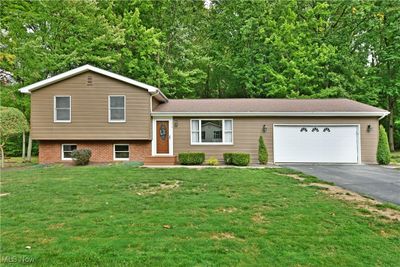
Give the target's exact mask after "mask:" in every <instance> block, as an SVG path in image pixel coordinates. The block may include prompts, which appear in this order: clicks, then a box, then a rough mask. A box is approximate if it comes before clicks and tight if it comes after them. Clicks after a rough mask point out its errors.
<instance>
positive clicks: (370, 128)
mask: <svg viewBox="0 0 400 267" xmlns="http://www.w3.org/2000/svg"><path fill="white" fill-rule="evenodd" d="M371 131H372V126H371V124H368V126H367V132H369V133H370V132H371Z"/></svg>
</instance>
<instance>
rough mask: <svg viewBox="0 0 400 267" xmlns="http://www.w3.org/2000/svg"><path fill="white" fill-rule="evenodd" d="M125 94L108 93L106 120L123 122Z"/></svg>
mask: <svg viewBox="0 0 400 267" xmlns="http://www.w3.org/2000/svg"><path fill="white" fill-rule="evenodd" d="M125 114H126V113H125V96H124V95H110V96H109V97H108V121H109V122H125Z"/></svg>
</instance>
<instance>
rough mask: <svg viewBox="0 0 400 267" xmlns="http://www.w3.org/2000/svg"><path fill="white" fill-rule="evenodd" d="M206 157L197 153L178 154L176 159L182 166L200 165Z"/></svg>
mask: <svg viewBox="0 0 400 267" xmlns="http://www.w3.org/2000/svg"><path fill="white" fill-rule="evenodd" d="M205 158H206V155H205V154H204V153H199V152H188V153H179V155H178V159H179V162H180V163H181V164H182V165H201V164H203V162H204V160H205Z"/></svg>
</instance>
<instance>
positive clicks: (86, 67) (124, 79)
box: [19, 65, 168, 101]
mask: <svg viewBox="0 0 400 267" xmlns="http://www.w3.org/2000/svg"><path fill="white" fill-rule="evenodd" d="M86 71H93V72H95V73H99V74H102V75H105V76H107V77H110V78H113V79H116V80H119V81H122V82H125V83H128V84H132V85H134V86H137V87H140V88H143V89H146V90H147V91H148V92H149V93H151V94H155V93H157V92H159V94H160V95H161V96H162V98H163V101H168V98H167V97H166V96H165V95H164V94H163V93H162V92H161V91H160V90H159V89H158V88H157V87H154V86H151V85H148V84H145V83H142V82H139V81H136V80H133V79H130V78H127V77H125V76H122V75H119V74H116V73H113V72H110V71H107V70H103V69H100V68H96V67H93V66H91V65H84V66H81V67H78V68H76V69H73V70H70V71H67V72H64V73H61V74H58V75H56V76H53V77H51V78H48V79H46V80H43V81H40V82H37V83H34V84H31V85H28V86H25V87H23V88H21V89H19V91H20V92H21V93H25V94H30V93H31V92H32V91H34V90H37V89H40V88H42V87H44V86H47V85H50V84H53V83H56V82H58V81H62V80H65V79H67V78H69V77H73V76H75V75H78V74H80V73H83V72H86Z"/></svg>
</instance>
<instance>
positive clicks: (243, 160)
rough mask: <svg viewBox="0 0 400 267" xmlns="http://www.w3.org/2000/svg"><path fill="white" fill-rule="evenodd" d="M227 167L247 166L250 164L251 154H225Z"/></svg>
mask: <svg viewBox="0 0 400 267" xmlns="http://www.w3.org/2000/svg"><path fill="white" fill-rule="evenodd" d="M224 162H225V164H226V165H236V166H247V165H249V163H250V154H247V153H240V152H236V153H224Z"/></svg>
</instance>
